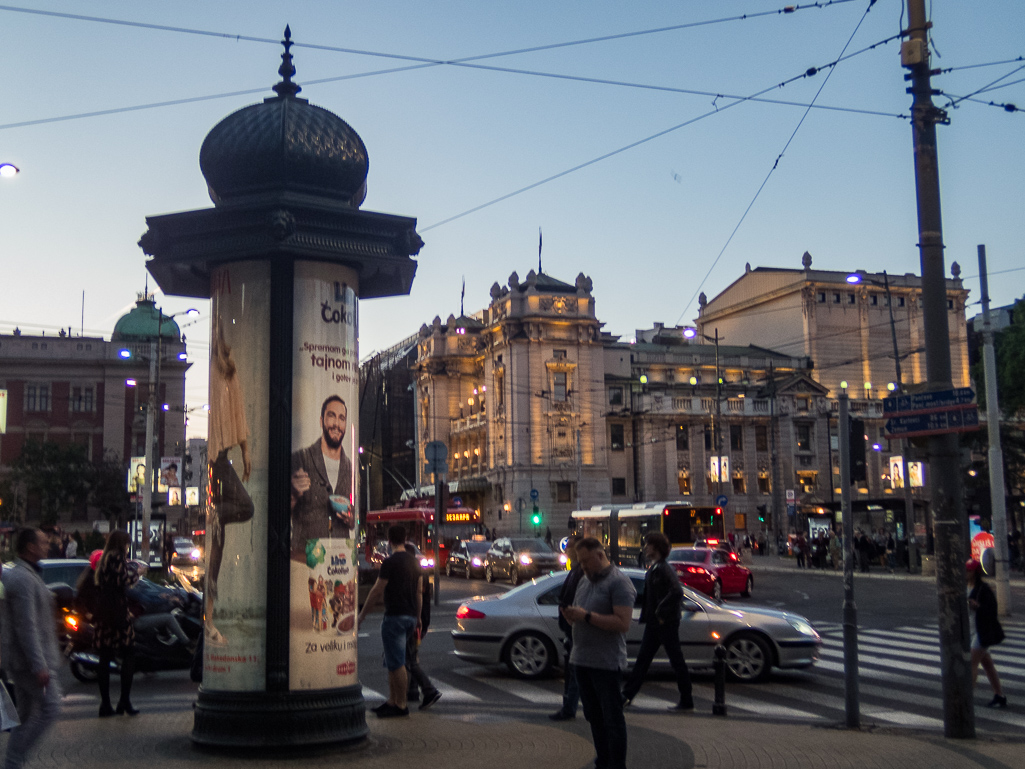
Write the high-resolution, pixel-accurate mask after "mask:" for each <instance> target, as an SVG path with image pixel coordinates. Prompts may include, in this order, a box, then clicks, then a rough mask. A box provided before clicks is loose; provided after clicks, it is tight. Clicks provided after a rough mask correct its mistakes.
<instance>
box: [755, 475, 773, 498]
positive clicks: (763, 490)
mask: <svg viewBox="0 0 1025 769" xmlns="http://www.w3.org/2000/svg"><path fill="white" fill-rule="evenodd" d="M758 493H759V494H771V493H772V483H771V482H770V481H769V474H768V473H767V472H765V471H764V470H763V471H762V472H760V473H758Z"/></svg>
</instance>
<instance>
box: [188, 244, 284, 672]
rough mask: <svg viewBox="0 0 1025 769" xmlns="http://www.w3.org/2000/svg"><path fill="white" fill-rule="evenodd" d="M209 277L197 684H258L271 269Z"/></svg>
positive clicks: (263, 616) (254, 266)
mask: <svg viewBox="0 0 1025 769" xmlns="http://www.w3.org/2000/svg"><path fill="white" fill-rule="evenodd" d="M210 282H211V321H210V323H211V329H210V332H211V333H210V338H211V345H210V412H209V427H208V430H209V432H208V441H209V443H208V457H209V465H208V472H209V483H208V484H207V522H206V550H207V554H206V564H207V573H206V591H205V594H204V601H205V604H206V605H205V614H206V627H205V644H204V648H203V688H204V689H205V690H210V691H262V690H263V689H264V685H265V679H266V658H265V654H266V625H267V578H266V574H267V568H266V566H267V476H268V458H267V439H266V436H267V413H268V401H269V395H268V389H267V375H266V363H267V359H268V357H269V355H270V270H269V267H268V264H267V262H265V261H251V262H236V263H234V264H231V265H228V266H226V267H219V268H217V269H216V270H214V271H213V273H212V274H211V281H210ZM226 553H227V555H228V557H227V558H225V557H224V556H225V554H226Z"/></svg>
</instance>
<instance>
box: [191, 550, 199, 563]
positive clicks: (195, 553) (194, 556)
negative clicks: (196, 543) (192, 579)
mask: <svg viewBox="0 0 1025 769" xmlns="http://www.w3.org/2000/svg"><path fill="white" fill-rule="evenodd" d="M199 555H200V553H199V548H198V547H197V548H196V549H195V550H193V551H192V559H193V560H194V561H198V560H199Z"/></svg>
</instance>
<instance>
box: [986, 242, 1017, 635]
mask: <svg viewBox="0 0 1025 769" xmlns="http://www.w3.org/2000/svg"><path fill="white" fill-rule="evenodd" d="M979 277H980V279H981V282H982V339H983V348H982V356H983V357H982V359H983V365H984V366H985V370H986V431H987V432H988V433H989V498H990V507H991V509H992V516H993V539H994V545H995V546H996V547H995V549H996V555H997V559H996V560H997V563H996V570H997V578H996V583H997V609H998V611H999V613H1000V616H1002V617H1006V616H1009V615H1010V613H1011V580H1010V574H1009V572H1008V568H1009V567H1010V565H1011V559H1010V556H1009V553H1008V552H1007V550H1008V548H1007V492H1006V491H1005V487H1004V452H1003V449H1002V448H1001V447H1000V402H999V401H998V399H997V357H996V351H995V350H994V349H993V325H992V323H991V321H990V317H989V275H988V273H987V272H986V247H985V246H979Z"/></svg>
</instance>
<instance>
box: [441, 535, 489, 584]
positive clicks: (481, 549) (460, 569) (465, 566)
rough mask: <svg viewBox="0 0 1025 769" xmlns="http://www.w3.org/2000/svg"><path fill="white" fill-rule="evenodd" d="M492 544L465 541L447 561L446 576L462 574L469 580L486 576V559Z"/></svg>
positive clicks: (473, 540)
mask: <svg viewBox="0 0 1025 769" xmlns="http://www.w3.org/2000/svg"><path fill="white" fill-rule="evenodd" d="M490 548H491V543H490V542H487V541H484V540H479V541H478V540H475V539H464V540H463V541H462V542H460V543H459V545H458V546H457V547H455V548H454V549H453V550H452V551H451V552H450V553H449V554H448V560H447V561H445V574H446V575H447V576H449V577H451V576H452V575H453V574H460V575H462V576H464V577H466V578H467V579H471V578H472V577H483V576H484V558H485V557H486V556H487V553H488V550H489V549H490Z"/></svg>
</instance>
